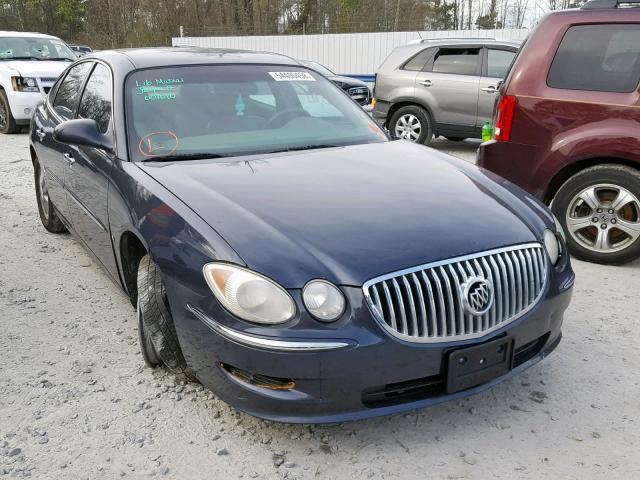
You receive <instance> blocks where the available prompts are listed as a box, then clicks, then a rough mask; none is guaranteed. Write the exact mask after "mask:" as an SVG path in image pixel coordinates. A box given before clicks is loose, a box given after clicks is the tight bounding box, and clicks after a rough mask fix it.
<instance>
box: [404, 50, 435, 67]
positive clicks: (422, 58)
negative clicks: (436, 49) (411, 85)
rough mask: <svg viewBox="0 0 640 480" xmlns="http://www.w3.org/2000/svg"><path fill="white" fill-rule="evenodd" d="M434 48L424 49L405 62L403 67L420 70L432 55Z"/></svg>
mask: <svg viewBox="0 0 640 480" xmlns="http://www.w3.org/2000/svg"><path fill="white" fill-rule="evenodd" d="M431 53H432V50H431V49H428V48H427V49H426V50H422V51H421V52H420V53H418V54H417V55H415V56H414V57H413V58H412V59H411V60H409V61H408V62H407V63H405V64H404V67H402V69H403V70H411V71H420V70H422V69H423V67H424V66H425V65H426V63H427V61H428V60H429V57H431Z"/></svg>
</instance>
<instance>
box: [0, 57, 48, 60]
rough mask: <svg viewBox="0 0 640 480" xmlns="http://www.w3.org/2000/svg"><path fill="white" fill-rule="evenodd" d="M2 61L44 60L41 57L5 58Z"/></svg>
mask: <svg viewBox="0 0 640 480" xmlns="http://www.w3.org/2000/svg"><path fill="white" fill-rule="evenodd" d="M0 60H42V58H40V57H4V58H0Z"/></svg>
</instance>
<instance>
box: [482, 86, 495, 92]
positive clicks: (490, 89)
mask: <svg viewBox="0 0 640 480" xmlns="http://www.w3.org/2000/svg"><path fill="white" fill-rule="evenodd" d="M482 91H483V92H487V93H496V92H497V91H498V89H497V88H496V87H494V86H493V85H489V86H488V87H484V88H483V89H482Z"/></svg>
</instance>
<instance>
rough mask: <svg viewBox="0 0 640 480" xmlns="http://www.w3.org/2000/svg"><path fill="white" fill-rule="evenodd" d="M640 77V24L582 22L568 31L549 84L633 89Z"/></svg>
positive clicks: (548, 78) (589, 87) (601, 90)
mask: <svg viewBox="0 0 640 480" xmlns="http://www.w3.org/2000/svg"><path fill="white" fill-rule="evenodd" d="M639 81H640V26H638V25H631V24H609V25H578V26H575V27H571V28H569V30H567V33H566V34H565V35H564V38H563V39H562V42H561V43H560V46H559V47H558V51H557V52H556V55H555V58H554V59H553V63H552V64H551V68H550V70H549V75H548V77H547V85H549V86H550V87H554V88H564V89H570V90H590V91H600V92H618V93H629V92H632V91H634V90H635V89H636V87H637V86H638V82H639Z"/></svg>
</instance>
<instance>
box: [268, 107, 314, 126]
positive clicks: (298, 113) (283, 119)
mask: <svg viewBox="0 0 640 480" xmlns="http://www.w3.org/2000/svg"><path fill="white" fill-rule="evenodd" d="M310 116H311V115H309V112H307V111H306V110H304V109H302V108H285V109H284V110H280V111H279V112H276V113H275V114H274V115H273V116H272V117H271V118H270V119H269V120H267V126H268V127H269V128H280V127H282V126H283V125H284V124H286V123H287V122H289V121H291V120H293V119H294V118H297V117H310Z"/></svg>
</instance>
